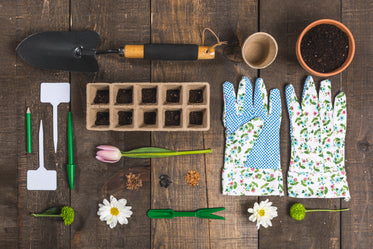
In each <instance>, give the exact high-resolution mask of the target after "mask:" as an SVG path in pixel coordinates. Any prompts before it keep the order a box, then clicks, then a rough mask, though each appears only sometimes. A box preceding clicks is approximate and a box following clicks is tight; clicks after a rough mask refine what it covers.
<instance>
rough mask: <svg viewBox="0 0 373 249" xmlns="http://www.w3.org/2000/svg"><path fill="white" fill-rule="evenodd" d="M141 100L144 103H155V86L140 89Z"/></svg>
mask: <svg viewBox="0 0 373 249" xmlns="http://www.w3.org/2000/svg"><path fill="white" fill-rule="evenodd" d="M141 102H142V103H144V104H153V103H157V88H156V87H153V88H143V89H142V90H141Z"/></svg>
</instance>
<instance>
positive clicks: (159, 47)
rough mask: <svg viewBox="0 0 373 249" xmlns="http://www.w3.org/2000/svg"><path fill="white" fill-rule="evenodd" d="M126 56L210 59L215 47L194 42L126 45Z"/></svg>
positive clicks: (137, 57)
mask: <svg viewBox="0 0 373 249" xmlns="http://www.w3.org/2000/svg"><path fill="white" fill-rule="evenodd" d="M124 57H126V58H136V59H149V60H208V59H214V58H215V48H213V47H208V46H198V45H193V44H145V45H125V46H124Z"/></svg>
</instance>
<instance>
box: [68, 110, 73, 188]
mask: <svg viewBox="0 0 373 249" xmlns="http://www.w3.org/2000/svg"><path fill="white" fill-rule="evenodd" d="M67 149H68V153H69V163H68V164H67V177H68V178H69V184H70V189H71V190H72V189H73V188H74V176H75V164H74V154H73V125H72V121H71V112H69V118H68V121H67Z"/></svg>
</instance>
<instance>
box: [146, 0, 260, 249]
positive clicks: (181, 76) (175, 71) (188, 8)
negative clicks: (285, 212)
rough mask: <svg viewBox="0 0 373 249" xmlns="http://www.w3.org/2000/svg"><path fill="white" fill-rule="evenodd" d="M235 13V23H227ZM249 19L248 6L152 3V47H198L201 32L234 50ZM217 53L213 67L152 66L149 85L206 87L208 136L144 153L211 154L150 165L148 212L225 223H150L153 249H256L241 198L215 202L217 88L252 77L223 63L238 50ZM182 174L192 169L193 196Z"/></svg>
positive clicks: (160, 136)
mask: <svg viewBox="0 0 373 249" xmlns="http://www.w3.org/2000/svg"><path fill="white" fill-rule="evenodd" d="M237 6H239V8H237ZM237 11H238V12H240V13H241V12H242V15H240V14H235V15H231V13H233V12H237ZM256 11H257V9H256V3H255V2H254V1H249V2H246V1H232V2H221V1H208V2H200V1H179V2H175V1H167V2H162V3H161V2H158V1H153V2H152V14H153V22H152V42H153V43H157V42H170V43H195V44H201V33H202V30H203V29H204V28H205V27H210V28H212V29H213V30H215V31H216V32H217V33H218V35H219V36H221V38H222V39H223V40H228V41H230V43H231V44H232V43H236V45H238V44H239V43H240V42H242V40H243V39H244V38H245V37H246V36H247V35H248V34H249V33H251V32H253V31H255V29H256V27H257V12H256ZM207 37H208V42H209V44H213V43H214V40H213V39H211V36H207ZM222 51H223V50H222V49H220V50H219V54H218V55H217V59H216V60H213V61H197V62H153V63H152V81H165V82H166V81H207V82H209V83H210V85H211V105H210V108H211V118H212V119H211V120H212V122H211V129H210V131H208V132H204V133H200V132H194V133H171V132H170V133H153V134H152V145H154V146H163V147H168V148H170V149H177V150H190V149H201V148H203V147H204V148H213V149H214V152H213V154H209V155H205V156H198V155H196V156H190V157H177V158H169V159H159V160H152V208H173V209H175V210H195V209H198V208H202V207H219V206H225V207H226V208H227V211H224V212H220V213H218V214H219V215H223V216H225V217H226V218H227V220H226V221H219V220H209V221H206V220H198V219H191V218H179V219H173V220H152V247H154V248H228V247H230V248H240V247H245V248H247V247H248V246H249V247H250V248H256V244H257V233H256V229H255V228H254V227H253V226H250V225H251V224H248V222H247V213H246V209H247V207H248V201H247V198H240V197H238V198H233V197H223V196H222V194H221V170H222V167H223V165H222V162H223V154H224V152H223V148H224V132H223V127H222V123H221V121H220V120H221V113H222V87H221V86H222V83H223V82H224V81H225V80H230V81H232V82H236V81H237V80H238V79H239V78H240V76H241V75H242V74H248V73H249V72H254V71H252V70H249V69H248V68H247V67H245V66H242V60H241V63H240V60H239V59H238V61H239V62H238V63H237V62H232V61H229V60H228V59H227V58H239V57H240V56H239V49H236V50H234V49H228V50H227V51H228V52H227V54H226V55H225V56H223V55H222ZM232 51H234V52H232ZM237 53H238V54H237ZM228 56H229V57H228ZM176 141H177V142H176ZM219 162H221V163H219ZM188 169H197V170H198V172H199V173H200V174H201V181H200V185H199V186H198V187H196V188H195V189H193V188H192V187H190V186H187V185H186V182H185V179H184V175H185V174H186V173H187V170H188ZM161 174H168V175H170V176H171V178H172V180H173V183H172V184H171V186H170V187H169V188H168V189H163V188H161V187H160V186H159V184H158V181H159V179H158V177H159V176H160V175H161Z"/></svg>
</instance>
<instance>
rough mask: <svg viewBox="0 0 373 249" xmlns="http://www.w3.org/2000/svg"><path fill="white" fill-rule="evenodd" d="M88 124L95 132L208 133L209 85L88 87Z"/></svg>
mask: <svg viewBox="0 0 373 249" xmlns="http://www.w3.org/2000/svg"><path fill="white" fill-rule="evenodd" d="M86 121H87V129H88V130H95V131H110V130H111V131H207V130H209V128H210V85H209V84H208V83H206V82H178V83H88V84H87V120H86Z"/></svg>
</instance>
